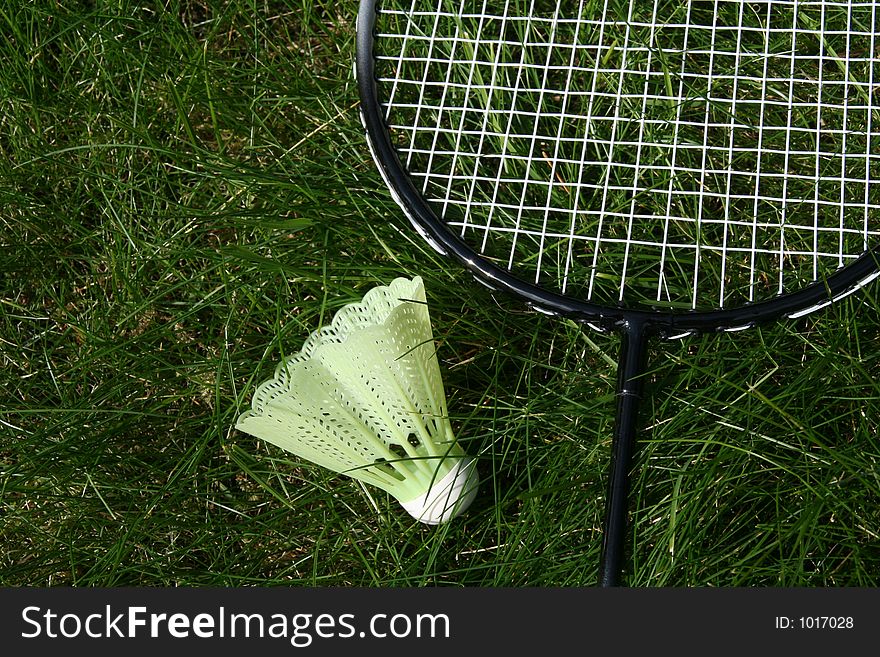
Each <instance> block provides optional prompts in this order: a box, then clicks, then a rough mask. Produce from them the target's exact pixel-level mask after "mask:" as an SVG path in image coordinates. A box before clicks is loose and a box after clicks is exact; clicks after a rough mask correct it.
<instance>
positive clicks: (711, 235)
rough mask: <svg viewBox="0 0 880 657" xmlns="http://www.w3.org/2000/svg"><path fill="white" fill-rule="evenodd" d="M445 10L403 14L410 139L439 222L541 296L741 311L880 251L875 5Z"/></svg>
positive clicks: (397, 92) (385, 81) (381, 61)
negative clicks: (552, 293) (875, 185)
mask: <svg viewBox="0 0 880 657" xmlns="http://www.w3.org/2000/svg"><path fill="white" fill-rule="evenodd" d="M437 4H438V6H439V7H440V9H439V10H436V9H435V10H428V9H424V8H423V7H424V6H425V3H422V2H407V4H406V5H402V6H401V8H400V9H397V10H395V9H394V8H393V7H391V6H390V5H392V3H389V2H385V3H383V12H382V14H380V19H381V20H379V21H377V35H376V40H377V44H379V48H378V50H377V53H376V54H377V59H378V62H377V64H378V69H377V70H378V72H379V79H380V85H381V88H382V89H388V90H389V92H386V94H385V97H386V98H387V100H386V108H387V120H388V123H389V127H390V129H391V131H392V134H393V135H394V136H395V139H396V144H397V146H398V150H399V152H400V155H401V160H402V161H404V162H405V163H406V168H407V169H408V170H409V171H410V173H411V175H412V177H413V179H414V181H416V182H417V186H418V187H419V188H420V189H421V190H422V191H423V193H424V194H425V196H426V197H428V198H429V199H430V200H431V201H432V203H434V205H435V207H436V208H437V214H438V215H440V216H442V217H443V218H444V220H445V221H446V222H447V224H448V225H449V226H450V228H451V229H453V230H455V231H456V232H457V233H458V234H459V235H460V236H461V237H462V238H463V239H465V240H466V241H468V242H469V243H471V244H472V245H473V247H474V248H475V249H476V250H478V251H479V252H480V253H482V254H484V255H485V256H486V257H488V258H490V259H492V260H494V261H496V262H498V263H499V264H501V265H503V266H505V267H507V268H509V269H510V270H512V271H514V272H515V273H518V274H519V275H521V276H522V277H524V278H527V279H529V280H533V281H535V282H537V283H539V284H541V285H543V286H545V287H549V288H555V289H558V290H561V291H562V292H563V293H566V294H568V293H574V294H580V295H582V296H584V297H586V298H588V299H591V300H598V301H602V302H612V303H623V304H624V305H638V304H645V303H650V304H652V305H657V304H658V303H659V304H660V305H668V306H673V307H691V308H705V307H725V306H729V305H731V304H733V305H737V304H741V303H744V302H750V301H758V300H761V299H764V298H768V297H772V296H775V295H778V294H781V293H784V292H785V291H788V290H791V289H797V288H799V287H803V285H805V284H807V283H809V282H812V281H815V280H821V278H822V277H823V276H827V275H828V274H829V273H830V272H833V271H834V270H836V269H837V268H839V267H840V266H842V265H843V264H846V263H847V262H850V261H851V260H853V259H854V258H856V257H858V255H860V254H861V253H862V252H863V251H864V250H865V249H866V248H867V245H868V244H871V243H873V242H874V240H875V239H876V236H877V234H878V230H877V227H876V225H872V222H871V219H870V215H871V213H872V212H876V211H877V210H878V209H880V197H878V192H877V190H872V187H871V180H872V179H873V178H875V177H876V173H877V167H878V160H877V158H878V157H880V153H877V152H876V151H877V148H876V140H877V136H876V135H875V134H874V125H875V121H874V118H873V113H874V112H875V111H876V107H875V101H874V95H875V93H876V89H875V75H876V69H877V66H878V61H877V58H876V48H875V39H876V37H875V35H874V32H875V28H876V26H877V12H878V9H877V3H876V2H845V1H841V0H825V1H818V2H807V1H803V2H793V1H783V0H779V1H776V2H766V1H765V2H760V1H758V2H742V1H739V0H734V1H731V0H714V1H710V2H684V1H682V2H681V3H679V4H676V3H672V4H669V3H664V4H661V3H660V2H654V3H639V2H635V0H630V1H629V2H626V1H624V2H620V1H618V0H602V1H601V2H598V3H597V2H595V1H591V0H581V1H580V2H579V3H578V4H577V5H576V6H573V7H571V8H570V9H569V11H570V12H571V13H570V14H565V13H563V12H562V10H561V9H559V6H558V5H557V4H556V3H542V2H540V1H538V2H536V1H535V0H532V1H531V2H530V4H529V6H528V7H527V9H528V11H525V12H524V13H523V15H518V14H515V13H513V12H514V10H515V9H516V8H520V9H521V8H522V4H523V3H517V2H513V3H511V2H510V1H509V0H508V1H507V2H505V3H504V5H503V11H501V12H499V13H497V14H493V13H491V12H490V11H489V10H488V8H489V7H493V6H495V5H494V4H493V3H488V2H483V3H482V4H481V6H480V8H479V10H478V11H472V12H471V13H466V8H467V7H471V6H473V5H472V3H465V2H462V1H461V0H457V1H456V2H439V3H437ZM544 5H549V7H550V10H546V8H545V7H544ZM645 7H647V10H646V9H645ZM621 11H623V12H625V13H621Z"/></svg>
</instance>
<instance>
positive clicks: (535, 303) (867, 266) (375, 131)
mask: <svg viewBox="0 0 880 657" xmlns="http://www.w3.org/2000/svg"><path fill="white" fill-rule="evenodd" d="M379 3H380V0H361V2H360V8H359V11H358V28H357V46H356V48H357V56H356V61H355V77H356V79H357V85H358V92H359V94H360V100H361V105H360V110H361V111H360V114H361V120H362V121H363V124H364V128H365V130H366V133H367V142H368V144H369V147H370V150H371V152H372V155H373V159H374V160H375V162H376V164H377V166H378V168H379V170H380V173H381V174H382V177H383V178H384V180H385V183H386V184H387V186H388V187H389V189H390V190H391V191H392V193H393V195H394V198H395V200H396V201H397V203H398V205H399V206H400V207H401V208H402V209H403V211H404V213H405V214H406V215H407V218H408V219H409V220H410V222H411V223H412V224H413V226H414V227H415V229H416V230H417V231H418V232H419V233H420V234H421V236H422V237H423V238H424V239H425V240H426V241H427V242H428V243H429V244H430V245H431V246H432V247H433V248H434V249H435V250H436V251H438V252H439V253H441V254H443V255H445V256H449V257H451V258H453V259H455V260H457V261H458V262H460V263H461V264H462V265H464V266H465V267H466V268H467V269H468V270H470V272H471V273H472V274H473V275H474V277H475V278H476V279H477V280H478V281H479V282H481V283H483V284H484V285H486V286H488V287H489V288H491V289H493V290H498V291H503V292H507V293H510V294H513V295H516V296H518V297H520V298H521V299H523V300H525V302H526V303H528V304H529V305H530V306H532V307H533V308H535V309H536V310H539V311H542V312H545V313H549V314H553V315H560V316H563V317H568V318H571V319H573V320H575V321H578V322H581V323H585V324H588V325H590V326H592V327H593V328H595V329H597V330H602V331H617V332H620V333H621V334H622V339H621V347H620V353H619V357H618V370H617V371H618V376H617V394H616V397H617V411H616V413H617V415H616V421H615V429H614V436H613V440H612V453H611V466H610V478H609V487H608V497H607V498H606V504H605V509H606V513H605V524H604V531H603V545H602V559H601V564H600V570H599V584H600V585H601V586H617V585H619V584H620V582H621V573H622V570H623V555H624V548H625V536H626V519H627V512H628V506H629V502H628V493H629V479H630V473H631V472H630V471H631V469H632V457H633V452H634V449H635V444H636V435H637V433H638V408H639V401H640V399H641V397H642V394H643V389H644V378H645V377H644V374H645V367H646V362H647V344H648V341H649V339H650V337H651V336H659V337H661V338H678V337H683V336H686V335H690V334H694V333H710V332H711V333H714V332H722V331H737V330H741V329H746V328H750V327H752V326H755V325H758V324H761V323H766V322H770V321H773V320H779V319H783V318H787V317H790V316H792V315H795V314H798V315H799V316H800V315H801V314H808V313H809V312H812V311H813V310H817V309H819V308H823V307H825V306H827V305H829V304H830V303H832V302H835V301H837V300H839V299H841V298H843V297H845V296H847V295H848V294H850V293H851V292H854V291H855V290H857V289H859V288H860V287H862V286H863V285H864V284H865V282H866V281H868V280H870V279H872V278H873V277H874V276H876V275H877V273H878V271H880V268H878V266H880V246H875V247H873V248H871V249H869V250H868V251H866V252H865V253H863V254H862V255H861V256H860V257H858V258H857V259H855V260H854V261H852V262H851V263H849V264H848V265H846V266H844V267H842V268H841V269H839V270H838V271H836V272H834V274H832V275H831V276H828V277H827V278H825V279H824V280H820V281H817V282H815V283H812V284H811V285H808V286H806V287H804V288H802V289H800V290H797V291H793V292H789V293H786V294H782V295H780V296H778V297H775V298H773V299H769V300H764V301H760V302H755V303H750V304H745V305H743V306H740V307H735V308H723V309H717V310H709V311H705V310H703V311H697V310H693V311H689V310H677V311H670V310H669V309H665V308H658V309H648V308H626V307H624V306H606V305H601V304H596V303H591V302H589V301H584V300H582V299H577V298H573V297H568V296H565V295H563V294H559V293H556V292H553V291H551V290H546V289H544V288H542V287H540V286H538V285H535V284H534V283H530V282H528V281H524V280H522V279H520V278H518V277H517V276H515V275H514V274H512V273H511V272H510V271H508V270H506V269H503V268H502V267H499V266H497V265H495V264H494V263H492V262H490V261H489V260H487V259H485V258H484V257H483V256H482V255H481V254H480V253H479V252H477V251H476V250H474V249H473V248H472V247H471V246H469V245H468V244H467V243H466V242H464V241H463V240H461V239H460V238H459V237H458V236H456V235H455V234H454V233H453V232H452V231H450V230H449V228H448V227H447V225H446V224H445V223H444V222H443V220H442V219H440V218H439V217H437V215H436V214H435V213H434V211H433V209H432V208H431V206H430V204H429V203H428V202H427V200H426V199H425V198H424V197H423V196H422V194H421V193H420V192H419V191H418V189H417V188H416V187H415V185H414V184H413V182H412V180H411V178H410V176H409V175H408V173H407V171H406V169H405V168H404V166H403V165H402V164H401V162H400V159H399V158H398V156H397V152H396V150H395V149H394V146H393V144H392V142H391V138H390V132H389V129H388V126H387V124H386V121H385V117H384V111H383V108H382V104H381V100H380V95H379V88H378V82H377V78H376V74H375V59H374V57H373V52H374V34H375V18H376V7H377V5H378V4H379Z"/></svg>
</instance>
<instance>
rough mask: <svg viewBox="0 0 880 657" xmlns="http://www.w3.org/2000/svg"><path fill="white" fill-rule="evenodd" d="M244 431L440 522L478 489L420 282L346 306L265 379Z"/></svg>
mask: <svg viewBox="0 0 880 657" xmlns="http://www.w3.org/2000/svg"><path fill="white" fill-rule="evenodd" d="M236 428H238V429H240V430H241V431H244V432H246V433H249V434H251V435H253V436H256V437H257V438H260V439H262V440H265V441H267V442H270V443H272V444H274V445H277V446H278V447H281V448H282V449H285V450H287V451H289V452H292V453H293V454H296V455H297V456H299V457H301V458H304V459H308V460H309V461H312V462H314V463H317V464H318V465H321V466H324V467H325V468H328V469H330V470H333V471H334V472H339V473H342V474H344V475H347V476H349V477H353V478H355V479H359V480H360V481H363V482H366V483H368V484H373V485H374V486H378V487H379V488H381V489H383V490H385V491H387V492H388V493H390V494H391V495H393V496H394V497H395V498H396V499H397V500H398V501H399V502H400V503H401V505H402V506H403V508H404V509H406V510H407V511H408V512H409V513H410V515H412V516H413V517H415V518H417V519H418V520H420V521H422V522H424V523H427V524H431V525H435V524H438V523H441V522H446V521H448V520H451V519H452V518H454V517H455V516H457V515H458V514H459V513H461V512H462V511H464V510H465V509H466V508H467V507H468V506H469V505H470V503H471V502H472V501H473V499H474V497H475V495H476V492H477V482H478V476H477V471H476V465H475V461H474V460H473V459H472V458H470V457H468V456H466V455H465V453H464V451H463V450H462V449H461V447H460V446H459V445H458V443H457V442H456V440H455V436H454V434H453V431H452V426H451V425H450V423H449V418H448V415H447V411H446V394H445V392H444V390H443V381H442V379H441V377H440V366H439V363H438V362H437V355H436V352H435V348H434V338H433V335H432V332H431V321H430V318H429V316H428V306H427V302H426V298H425V288H424V284H423V282H422V279H421V278H419V277H416V278H414V279H412V280H410V279H407V278H398V279H396V280H394V281H392V283H391V284H390V285H388V286H387V287H385V286H380V287H375V288H373V289H372V290H370V291H369V292H368V293H367V294H366V295H365V296H364V299H363V301H361V302H360V303H354V304H350V305H347V306H345V307H344V308H342V309H340V310H339V311H338V312H337V313H336V315H335V317H334V318H333V321H332V322H331V324H330V325H329V326H325V327H324V328H321V329H319V330H317V331H315V332H314V333H312V334H311V335H310V336H309V338H308V339H307V340H306V342H305V345H304V346H303V348H302V351H300V352H299V353H298V354H295V355H293V356H291V357H289V358H287V359H286V360H285V361H284V362H282V363H281V364H280V365H279V366H278V367H277V368H276V370H275V376H274V377H273V378H272V379H270V380H268V381H265V382H263V383H262V384H260V385H259V386H258V388H257V390H256V393H255V394H254V399H253V403H252V408H251V410H249V411H247V412H246V413H244V414H243V415H242V416H241V417H240V418H239V419H238V422H237V424H236Z"/></svg>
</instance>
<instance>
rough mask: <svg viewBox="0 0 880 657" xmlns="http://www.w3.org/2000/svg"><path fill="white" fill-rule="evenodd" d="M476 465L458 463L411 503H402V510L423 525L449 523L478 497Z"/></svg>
mask: <svg viewBox="0 0 880 657" xmlns="http://www.w3.org/2000/svg"><path fill="white" fill-rule="evenodd" d="M479 481H480V479H479V476H478V475H477V462H476V461H475V460H474V459H472V458H470V457H466V458H463V459H461V460H459V461H458V463H456V464H455V466H454V467H453V468H452V470H450V471H449V474H447V475H446V476H445V477H443V478H442V479H440V480H439V481H436V482H434V485H433V486H432V487H431V489H430V490H429V491H428V492H427V493H425V494H424V495H420V496H419V497H417V498H415V499H414V500H409V501H407V502H401V503H400V504H401V506H403V508H404V509H406V511H407V512H408V513H409V514H410V515H411V516H412V517H413V518H415V519H416V520H418V521H420V522H423V523H425V524H426V525H439V524H440V523H441V522H448V521H449V520H452V519H453V518H455V517H456V516H458V515H460V514H461V513H463V512H464V511H465V509H467V508H468V507H469V506H470V505H471V502H473V501H474V498H475V497H476V496H477V485H478V484H479Z"/></svg>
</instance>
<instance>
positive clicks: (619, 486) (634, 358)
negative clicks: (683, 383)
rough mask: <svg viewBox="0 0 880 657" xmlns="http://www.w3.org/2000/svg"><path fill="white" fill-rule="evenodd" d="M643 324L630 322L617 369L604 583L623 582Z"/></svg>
mask: <svg viewBox="0 0 880 657" xmlns="http://www.w3.org/2000/svg"><path fill="white" fill-rule="evenodd" d="M646 343H647V339H646V335H645V330H644V326H643V325H641V324H636V323H629V324H627V326H626V330H625V332H624V334H623V339H622V340H621V347H620V357H619V363H618V369H617V372H618V374H617V418H616V423H615V428H614V440H613V443H612V447H611V476H610V483H609V486H608V498H607V500H606V503H605V527H604V539H603V543H602V562H601V566H600V573H599V581H600V584H601V586H603V587H608V586H617V585H619V584H620V577H621V570H622V563H623V552H624V548H625V542H626V541H625V538H626V525H627V522H626V521H627V510H628V506H629V504H628V496H629V478H630V470H631V468H632V455H633V451H634V449H635V443H636V432H637V428H638V409H639V402H640V401H641V397H642V390H643V388H644V376H643V375H644V372H645V360H646Z"/></svg>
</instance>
